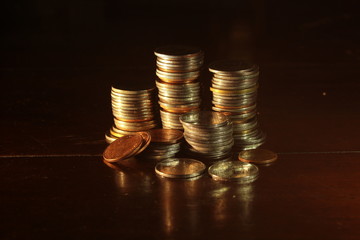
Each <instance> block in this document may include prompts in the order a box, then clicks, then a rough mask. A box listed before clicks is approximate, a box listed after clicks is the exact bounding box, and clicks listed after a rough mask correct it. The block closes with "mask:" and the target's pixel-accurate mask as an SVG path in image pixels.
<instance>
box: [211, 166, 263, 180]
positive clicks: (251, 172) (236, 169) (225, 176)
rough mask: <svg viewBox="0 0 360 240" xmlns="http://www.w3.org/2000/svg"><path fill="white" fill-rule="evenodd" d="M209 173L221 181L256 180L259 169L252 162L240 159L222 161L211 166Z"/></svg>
mask: <svg viewBox="0 0 360 240" xmlns="http://www.w3.org/2000/svg"><path fill="white" fill-rule="evenodd" d="M208 172H209V175H210V176H211V177H212V178H213V179H214V180H220V181H248V180H255V179H256V178H257V177H258V175H259V169H258V167H256V166H255V165H253V164H251V163H243V162H240V161H221V162H217V163H215V164H213V165H211V166H210V167H209V170H208Z"/></svg>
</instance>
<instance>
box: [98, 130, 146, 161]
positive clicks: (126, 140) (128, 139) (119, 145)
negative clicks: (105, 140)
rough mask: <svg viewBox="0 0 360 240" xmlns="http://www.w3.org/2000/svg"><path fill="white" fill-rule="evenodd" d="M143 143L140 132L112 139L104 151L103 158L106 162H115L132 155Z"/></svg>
mask: <svg viewBox="0 0 360 240" xmlns="http://www.w3.org/2000/svg"><path fill="white" fill-rule="evenodd" d="M142 143H143V138H142V137H141V135H140V134H134V135H127V136H123V137H120V138H118V139H117V140H115V141H113V142H112V143H111V144H110V145H109V146H108V147H107V148H106V149H105V151H104V153H103V158H104V160H106V161H108V162H117V161H120V160H123V159H126V158H128V157H129V156H133V155H134V153H136V152H137V151H138V150H139V149H140V147H141V145H142Z"/></svg>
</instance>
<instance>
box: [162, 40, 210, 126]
mask: <svg viewBox="0 0 360 240" xmlns="http://www.w3.org/2000/svg"><path fill="white" fill-rule="evenodd" d="M155 55H156V56H157V59H156V66H157V69H156V75H157V76H158V79H157V80H156V86H157V88H158V91H159V94H158V97H159V105H160V107H161V110H160V116H161V121H162V125H163V128H165V129H183V128H182V124H181V123H180V122H179V117H180V115H181V114H183V113H187V112H194V111H199V108H200V102H201V100H200V83H199V82H198V81H197V79H198V77H199V76H200V69H201V66H202V64H203V58H204V54H203V52H202V51H201V50H200V49H198V48H194V47H186V46H165V47H160V48H157V49H156V50H155Z"/></svg>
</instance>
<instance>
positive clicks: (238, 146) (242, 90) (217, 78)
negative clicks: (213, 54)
mask: <svg viewBox="0 0 360 240" xmlns="http://www.w3.org/2000/svg"><path fill="white" fill-rule="evenodd" d="M209 71H210V72H213V73H214V76H213V78H212V86H211V87H210V90H211V91H212V96H213V99H212V110H214V111H216V112H221V113H223V114H225V115H227V116H228V117H229V119H230V120H231V121H232V122H233V137H234V140H235V145H234V149H235V150H236V151H238V150H244V149H249V148H257V147H259V146H260V145H261V144H263V143H264V142H265V137H264V136H265V134H261V130H260V127H259V124H258V122H257V120H256V118H254V116H256V113H257V110H256V107H257V105H256V97H257V89H258V87H259V84H258V78H259V67H258V66H257V65H256V64H253V63H248V62H244V61H239V60H220V61H216V62H213V63H211V64H210V66H209ZM250 138H252V139H251V140H250ZM256 138H258V139H256ZM255 139H256V140H255Z"/></svg>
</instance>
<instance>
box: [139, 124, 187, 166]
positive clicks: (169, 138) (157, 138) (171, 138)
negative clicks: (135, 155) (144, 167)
mask: <svg viewBox="0 0 360 240" xmlns="http://www.w3.org/2000/svg"><path fill="white" fill-rule="evenodd" d="M148 133H149V135H150V136H151V142H150V144H149V146H148V147H147V148H146V149H145V151H143V153H142V155H141V156H142V157H143V158H147V159H154V160H158V161H160V160H164V159H167V158H172V157H175V155H176V154H177V153H178V152H179V151H180V149H181V142H182V139H183V132H182V131H179V130H176V129H151V130H149V131H148Z"/></svg>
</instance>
